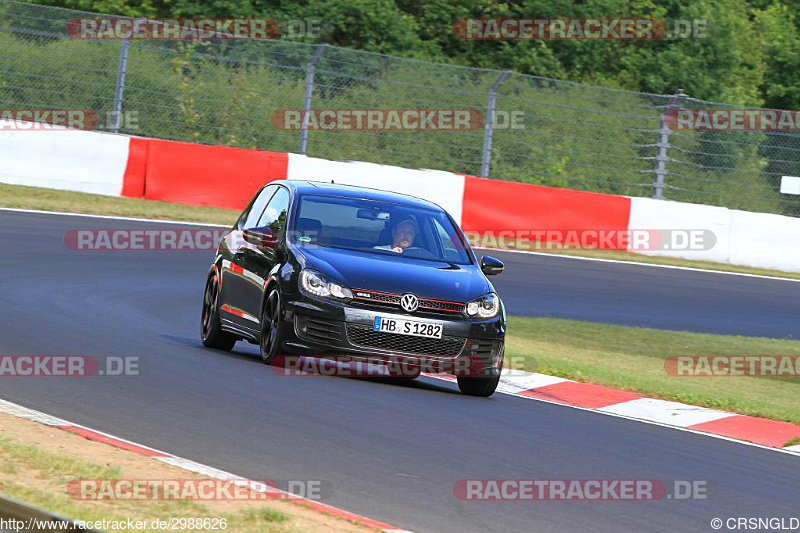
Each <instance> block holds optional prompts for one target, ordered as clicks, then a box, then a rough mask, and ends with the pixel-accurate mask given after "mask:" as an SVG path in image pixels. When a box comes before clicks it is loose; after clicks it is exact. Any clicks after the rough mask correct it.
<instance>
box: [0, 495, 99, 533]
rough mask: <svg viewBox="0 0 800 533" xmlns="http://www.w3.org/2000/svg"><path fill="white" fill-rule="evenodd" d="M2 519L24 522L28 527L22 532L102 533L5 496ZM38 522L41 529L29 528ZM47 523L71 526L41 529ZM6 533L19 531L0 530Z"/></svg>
mask: <svg viewBox="0 0 800 533" xmlns="http://www.w3.org/2000/svg"><path fill="white" fill-rule="evenodd" d="M0 518H3V519H6V520H9V519H12V520H19V521H21V522H24V523H25V525H26V527H25V528H24V529H21V530H20V531H42V532H48V533H49V532H52V531H86V532H89V533H100V532H99V531H97V530H94V529H86V528H80V527H78V525H77V524H76V523H75V521H73V520H70V519H68V518H64V517H63V516H59V515H57V514H54V513H51V512H48V511H45V510H43V509H39V508H36V507H32V506H30V505H27V504H24V503H22V502H18V501H15V500H10V499H8V498H5V497H3V496H0ZM37 522H38V523H39V525H40V527H38V528H37V527H33V528H29V527H27V526H28V525H29V524H36V523H37ZM46 522H59V523H61V524H63V523H64V522H66V523H67V524H70V525H68V526H62V527H58V526H56V527H52V528H44V527H41V525H42V524H43V523H46ZM6 532H10V533H17V531H16V530H14V529H10V530H9V529H6V530H2V529H0V533H6Z"/></svg>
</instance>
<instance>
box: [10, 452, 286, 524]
mask: <svg viewBox="0 0 800 533" xmlns="http://www.w3.org/2000/svg"><path fill="white" fill-rule="evenodd" d="M0 464H2V465H3V467H2V469H0V472H3V473H5V474H21V473H24V475H18V476H16V477H15V478H14V479H0V494H3V495H4V496H6V497H8V498H11V499H14V500H17V501H21V502H25V503H27V504H29V505H33V506H35V507H40V508H43V509H47V510H48V511H51V512H53V513H56V514H59V515H61V516H66V517H69V518H71V519H73V520H83V521H90V520H91V521H98V520H103V519H105V520H108V521H114V520H118V521H121V522H125V521H127V519H128V518H132V519H133V520H146V521H148V522H149V521H152V520H153V518H154V517H159V518H161V519H163V520H167V519H168V518H169V517H176V516H177V517H187V518H188V517H195V518H226V519H227V524H228V528H229V530H230V531H248V532H249V531H252V532H259V531H281V532H284V531H285V532H290V531H293V530H294V527H293V526H292V525H291V524H290V523H289V521H290V517H289V516H288V515H287V514H285V513H283V512H281V511H280V510H277V509H273V508H260V509H246V510H242V511H239V512H234V513H227V514H220V513H219V512H215V511H212V510H210V509H208V508H207V507H206V506H204V505H202V504H199V503H196V502H193V501H173V500H170V501H142V500H110V501H103V502H94V501H81V500H75V499H73V498H71V497H69V496H68V494H67V491H66V490H65V489H64V486H65V485H66V484H68V483H69V482H70V481H72V480H76V479H121V478H122V477H123V476H122V472H121V470H120V469H119V468H115V467H108V466H102V465H99V464H95V463H92V462H89V461H85V460H81V459H76V458H73V457H69V456H67V455H64V454H59V453H53V452H49V451H46V450H43V449H41V448H39V447H37V446H35V445H30V444H22V443H18V442H16V441H14V440H12V439H10V438H7V437H0ZM119 531H128V530H127V529H121V530H119Z"/></svg>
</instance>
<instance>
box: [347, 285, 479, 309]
mask: <svg viewBox="0 0 800 533" xmlns="http://www.w3.org/2000/svg"><path fill="white" fill-rule="evenodd" d="M353 296H354V298H355V299H356V300H358V301H359V302H365V303H367V302H368V303H371V304H373V305H378V306H381V307H391V308H394V309H400V298H402V295H400V294H391V293H387V292H374V291H367V290H364V289H353ZM463 309H464V304H462V303H458V302H445V301H442V300H430V299H428V298H420V299H419V309H418V311H417V312H418V313H423V314H424V313H435V314H448V315H452V314H455V313H461V311H462V310H463Z"/></svg>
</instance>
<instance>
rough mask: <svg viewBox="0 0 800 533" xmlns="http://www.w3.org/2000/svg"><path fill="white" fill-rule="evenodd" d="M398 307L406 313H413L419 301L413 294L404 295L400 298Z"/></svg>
mask: <svg viewBox="0 0 800 533" xmlns="http://www.w3.org/2000/svg"><path fill="white" fill-rule="evenodd" d="M400 307H402V308H403V311H405V312H407V313H413V312H414V311H416V310H417V308H418V307H419V300H418V299H417V297H416V296H414V295H413V294H404V295H403V297H402V298H400Z"/></svg>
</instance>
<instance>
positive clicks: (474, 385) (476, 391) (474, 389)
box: [457, 376, 500, 398]
mask: <svg viewBox="0 0 800 533" xmlns="http://www.w3.org/2000/svg"><path fill="white" fill-rule="evenodd" d="M457 379H458V388H459V390H460V391H461V393H462V394H466V395H467V396H481V397H484V398H486V397H489V396H491V395H492V394H494V391H495V389H497V384H498V383H500V376H495V377H493V378H470V377H458V378H457Z"/></svg>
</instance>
